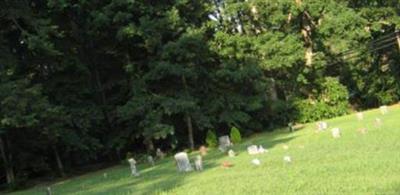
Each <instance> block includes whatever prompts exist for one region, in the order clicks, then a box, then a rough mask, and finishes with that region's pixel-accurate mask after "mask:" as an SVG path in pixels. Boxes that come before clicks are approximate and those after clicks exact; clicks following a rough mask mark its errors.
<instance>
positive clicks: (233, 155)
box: [228, 150, 236, 157]
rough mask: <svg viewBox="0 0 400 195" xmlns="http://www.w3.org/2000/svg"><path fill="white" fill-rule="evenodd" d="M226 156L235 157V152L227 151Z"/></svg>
mask: <svg viewBox="0 0 400 195" xmlns="http://www.w3.org/2000/svg"><path fill="white" fill-rule="evenodd" d="M228 156H229V157H235V156H236V154H235V152H234V151H233V150H229V151H228Z"/></svg>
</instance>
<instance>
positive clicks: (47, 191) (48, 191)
mask: <svg viewBox="0 0 400 195" xmlns="http://www.w3.org/2000/svg"><path fill="white" fill-rule="evenodd" d="M46 194H47V195H52V193H51V188H50V187H47V188H46Z"/></svg>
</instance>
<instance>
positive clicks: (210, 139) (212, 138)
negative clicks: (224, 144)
mask: <svg viewBox="0 0 400 195" xmlns="http://www.w3.org/2000/svg"><path fill="white" fill-rule="evenodd" d="M206 143H207V146H208V147H216V146H217V144H218V141H217V135H216V134H215V132H214V131H212V130H208V132H207V135H206Z"/></svg>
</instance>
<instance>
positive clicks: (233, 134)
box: [231, 127, 242, 144]
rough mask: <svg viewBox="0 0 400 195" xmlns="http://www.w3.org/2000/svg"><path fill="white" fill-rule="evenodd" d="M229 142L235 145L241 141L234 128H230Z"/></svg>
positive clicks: (237, 131)
mask: <svg viewBox="0 0 400 195" xmlns="http://www.w3.org/2000/svg"><path fill="white" fill-rule="evenodd" d="M231 140H232V142H233V143H235V144H237V143H240V142H241V141H242V136H241V135H240V131H239V129H238V128H236V127H232V128H231Z"/></svg>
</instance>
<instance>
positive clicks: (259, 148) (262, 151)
mask: <svg viewBox="0 0 400 195" xmlns="http://www.w3.org/2000/svg"><path fill="white" fill-rule="evenodd" d="M264 152H268V150H266V149H264V147H263V146H262V145H259V146H258V153H259V154H263V153H264Z"/></svg>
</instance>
